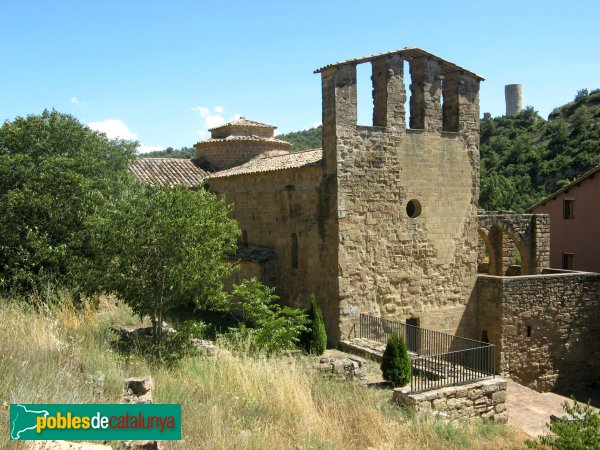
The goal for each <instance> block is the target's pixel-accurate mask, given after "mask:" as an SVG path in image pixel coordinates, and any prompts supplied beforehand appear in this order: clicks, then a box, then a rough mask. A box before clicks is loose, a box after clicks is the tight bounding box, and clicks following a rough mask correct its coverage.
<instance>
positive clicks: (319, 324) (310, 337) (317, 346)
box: [300, 294, 327, 355]
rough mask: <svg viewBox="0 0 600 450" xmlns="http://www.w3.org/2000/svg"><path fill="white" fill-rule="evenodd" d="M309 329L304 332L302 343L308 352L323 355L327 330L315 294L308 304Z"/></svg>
mask: <svg viewBox="0 0 600 450" xmlns="http://www.w3.org/2000/svg"><path fill="white" fill-rule="evenodd" d="M306 326H307V327H308V330H307V331H306V332H304V333H302V336H301V337H300V345H301V346H302V348H303V349H304V351H306V352H307V353H312V354H314V355H322V354H323V352H324V351H325V349H326V348H327V331H325V322H324V321H323V314H322V313H321V308H319V305H318V304H317V299H316V298H315V296H314V294H313V295H311V296H310V304H309V306H308V323H307V325H306Z"/></svg>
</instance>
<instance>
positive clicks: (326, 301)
mask: <svg viewBox="0 0 600 450" xmlns="http://www.w3.org/2000/svg"><path fill="white" fill-rule="evenodd" d="M321 178H322V177H321V168H320V167H318V166H313V167H304V168H297V169H288V170H279V171H270V172H260V173H252V174H246V175H236V176H231V177H221V178H214V179H212V180H211V181H210V185H211V189H212V190H213V191H214V192H216V193H217V194H219V195H224V196H225V198H226V200H227V201H228V202H231V203H233V204H234V211H233V214H232V217H233V218H234V219H236V220H237V221H238V223H239V226H240V229H241V230H242V231H246V235H247V240H248V242H247V244H248V245H253V246H258V247H266V248H271V249H274V250H275V253H276V260H275V261H274V262H273V263H266V264H263V265H261V267H262V270H263V272H262V277H263V279H264V280H265V281H267V282H268V283H269V284H271V285H272V286H276V287H277V291H276V293H277V295H279V296H280V297H281V299H282V301H283V302H284V303H287V304H289V305H291V306H296V307H307V306H308V302H309V298H310V295H311V294H313V293H314V294H315V295H316V297H317V301H318V302H319V303H320V305H321V308H322V309H323V314H324V316H325V321H326V326H327V329H328V333H330V339H331V340H332V342H335V341H334V338H332V336H336V335H337V334H336V333H337V325H338V316H339V311H338V305H337V298H338V296H337V292H336V291H332V289H331V283H330V282H329V280H330V279H331V278H333V277H331V276H330V277H327V276H326V265H327V263H326V261H324V256H323V255H324V249H325V248H329V247H328V246H326V245H325V244H324V239H325V237H324V230H323V223H322V221H323V213H322V209H323V205H322V199H321V195H320V191H321V184H322V180H321ZM292 234H295V235H296V237H297V239H298V267H297V268H294V267H292ZM246 266H248V267H249V268H250V269H249V272H248V274H253V273H256V274H257V273H258V271H259V269H258V267H257V266H258V265H257V264H246ZM252 267H254V268H253V269H252ZM265 269H266V270H267V271H269V273H265V272H264V270H265ZM240 275H243V274H240ZM239 278H240V276H239V275H238V281H239Z"/></svg>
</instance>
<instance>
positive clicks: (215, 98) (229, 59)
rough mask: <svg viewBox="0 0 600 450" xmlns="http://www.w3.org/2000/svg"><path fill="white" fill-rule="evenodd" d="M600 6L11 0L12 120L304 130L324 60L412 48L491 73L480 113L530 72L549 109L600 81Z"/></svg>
mask: <svg viewBox="0 0 600 450" xmlns="http://www.w3.org/2000/svg"><path fill="white" fill-rule="evenodd" d="M599 17H600V2H599V1H597V0H594V1H583V0H581V1H577V0H573V1H569V2H567V1H565V2H562V1H550V0H548V1H535V0H521V1H518V2H517V1H485V0H479V1H472V2H471V1H458V0H456V1H436V0H430V1H428V2H415V1H391V2H384V1H375V0H373V1H370V2H366V1H362V2H358V1H351V0H346V1H336V0H321V1H319V2H313V1H303V2H289V1H288V2H286V1H282V0H280V1H277V2H275V1H273V2H269V1H262V2H260V1H255V2H251V1H236V0H229V1H199V0H195V1H177V0H172V1H169V2H167V1H152V0H145V1H135V0H122V1H106V0H97V1H85V0H77V1H68V0H63V1H53V0H45V1H31V0H0V58H1V59H0V120H2V121H4V120H11V119H13V118H14V117H15V116H19V115H20V116H23V115H27V114H32V113H35V114H37V113H40V112H41V111H43V110H44V109H45V108H54V109H56V110H58V111H60V112H65V113H70V114H73V115H75V116H76V117H77V118H79V120H81V121H82V122H84V123H87V124H92V126H93V127H96V128H98V129H103V130H106V131H107V133H108V134H112V135H115V134H120V135H121V136H122V137H125V138H131V139H137V140H139V141H140V142H141V144H142V145H143V148H142V149H143V150H148V149H153V148H161V147H162V148H164V147H167V146H172V147H176V148H178V147H181V146H191V145H193V144H194V143H195V142H197V141H198V140H200V139H202V138H203V137H206V136H207V133H206V130H207V128H209V127H210V126H211V125H215V124H218V123H220V122H222V121H224V120H229V119H231V118H232V117H234V116H236V115H239V114H241V115H243V116H246V117H248V118H250V119H254V120H258V121H262V122H267V123H272V124H274V125H277V126H279V132H282V133H283V132H289V131H296V130H301V129H304V128H308V127H311V126H314V125H315V124H317V123H319V122H320V120H321V93H320V79H319V76H318V75H314V74H313V73H312V72H313V70H314V69H316V68H317V67H320V66H323V65H326V64H328V63H332V62H335V61H339V60H343V59H347V58H354V57H359V56H364V55H368V54H372V53H378V52H382V51H388V50H393V49H397V48H402V47H405V46H417V47H421V48H423V49H425V50H427V51H430V52H432V53H435V54H437V55H439V56H441V57H443V58H445V59H448V60H450V61H452V62H454V63H456V64H459V65H461V66H463V67H465V68H467V69H469V70H472V71H474V72H476V73H478V74H481V75H482V76H484V77H485V78H486V81H485V82H483V83H482V86H481V111H482V113H483V112H485V111H489V112H491V113H492V114H493V115H494V116H496V115H502V114H504V108H505V107H504V85H505V84H510V83H522V84H523V91H524V97H525V104H526V105H531V106H533V107H534V108H535V109H536V110H538V111H539V112H540V113H541V114H542V115H543V116H547V115H548V113H550V111H551V110H552V108H553V107H555V106H558V105H561V104H563V103H565V102H567V101H570V100H572V99H573V98H574V96H575V94H576V93H577V90H579V89H582V88H588V89H590V90H591V89H595V88H598V87H600V82H599V81H600V80H599V75H600V57H599V56H600V50H599V47H600V45H599V44H600V34H599V33H598V26H599V25H598V18H599ZM361 80H362V78H359V108H360V109H359V119H360V118H362V119H364V120H362V122H364V123H366V122H367V119H365V118H366V117H367V116H368V114H369V109H368V106H369V105H368V104H369V99H368V96H369V93H370V88H369V87H368V86H366V83H362V84H361V83H360V82H361ZM365 86H366V88H365Z"/></svg>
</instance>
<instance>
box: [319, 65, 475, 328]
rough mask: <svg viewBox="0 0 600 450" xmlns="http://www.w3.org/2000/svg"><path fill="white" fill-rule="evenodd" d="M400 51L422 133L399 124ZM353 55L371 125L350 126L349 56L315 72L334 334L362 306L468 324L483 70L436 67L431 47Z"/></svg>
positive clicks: (426, 322)
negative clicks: (369, 88)
mask: <svg viewBox="0 0 600 450" xmlns="http://www.w3.org/2000/svg"><path fill="white" fill-rule="evenodd" d="M405 58H406V59H408V62H409V65H410V67H411V74H412V75H413V78H412V86H411V90H412V92H413V95H412V97H411V102H410V110H411V113H412V115H411V118H410V123H411V125H412V126H420V127H423V128H422V129H419V130H412V129H410V130H406V129H405V106H404V102H405V99H406V94H405V92H404V79H403V75H404V71H403V68H404V66H403V60H404V59H405ZM361 62H370V63H371V64H372V67H373V77H372V79H373V99H374V115H373V117H374V126H373V127H362V126H357V124H356V64H357V61H350V62H345V63H340V64H335V65H332V66H328V67H325V68H323V69H320V73H321V77H322V86H323V160H324V161H323V165H324V176H326V177H331V178H333V179H334V180H337V183H335V184H333V185H332V188H331V190H330V191H329V197H330V198H331V199H332V200H335V203H333V204H332V207H333V210H332V211H331V214H332V215H333V217H332V220H333V221H334V222H335V224H336V225H337V228H338V229H337V234H338V236H339V238H338V239H339V242H338V252H337V253H338V255H337V259H338V268H339V269H338V270H339V272H338V283H339V302H340V312H341V315H340V332H341V334H342V336H344V335H346V334H347V333H348V332H349V331H350V330H351V327H352V325H353V324H354V323H355V322H356V320H357V316H358V313H360V312H363V313H371V314H374V315H386V316H392V317H397V318H399V319H406V318H408V317H416V318H418V319H419V321H420V325H421V326H424V327H428V328H433V329H438V330H443V331H447V332H456V331H457V330H458V329H459V328H460V326H462V327H463V328H466V327H467V324H468V323H469V320H468V318H466V317H465V315H468V312H467V313H465V305H466V303H467V300H468V299H469V296H470V294H471V291H472V289H473V286H474V284H475V278H476V273H477V208H476V204H477V199H478V188H479V150H478V144H479V102H478V99H479V97H478V92H479V81H480V78H479V77H477V76H476V75H474V74H471V73H468V72H466V71H460V70H458V69H456V68H454V70H453V69H452V68H451V69H449V68H448V67H447V66H445V67H446V68H445V69H444V70H443V71H442V61H441V60H439V59H437V58H435V57H431V56H415V57H412V58H411V57H409V56H408V55H406V54H402V53H391V54H387V55H382V56H379V55H378V56H375V57H372V58H368V59H363V60H360V61H359V62H358V63H361ZM442 73H444V75H442ZM442 79H444V83H443V85H442V86H443V87H442V89H440V84H441V80H442ZM442 91H443V93H444V105H442V104H441V102H440V94H441V92H442ZM442 130H447V131H442Z"/></svg>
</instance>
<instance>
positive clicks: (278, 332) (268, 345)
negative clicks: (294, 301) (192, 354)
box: [222, 278, 306, 354]
mask: <svg viewBox="0 0 600 450" xmlns="http://www.w3.org/2000/svg"><path fill="white" fill-rule="evenodd" d="M274 291H275V289H274V288H270V287H268V286H265V285H264V284H262V283H261V282H259V281H257V280H256V278H252V279H250V280H244V282H242V283H241V284H239V285H234V286H233V291H232V292H231V294H229V295H228V296H227V297H228V298H227V302H225V304H223V306H222V308H223V309H224V310H227V311H229V312H231V313H232V314H233V316H234V317H238V316H241V319H242V320H241V321H240V324H239V325H238V326H237V327H231V328H229V333H230V334H232V337H233V338H234V340H237V341H240V340H241V341H244V340H247V341H248V342H249V343H250V344H249V350H250V352H257V351H259V352H264V353H267V354H278V353H281V352H282V351H284V350H290V349H294V348H296V347H297V345H298V343H299V341H300V335H301V333H303V332H304V331H306V326H305V324H306V315H305V313H304V311H303V310H301V309H297V308H290V307H287V306H284V307H281V306H280V305H278V304H277V303H275V301H276V300H277V299H278V298H279V297H278V296H276V295H275V294H274Z"/></svg>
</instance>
